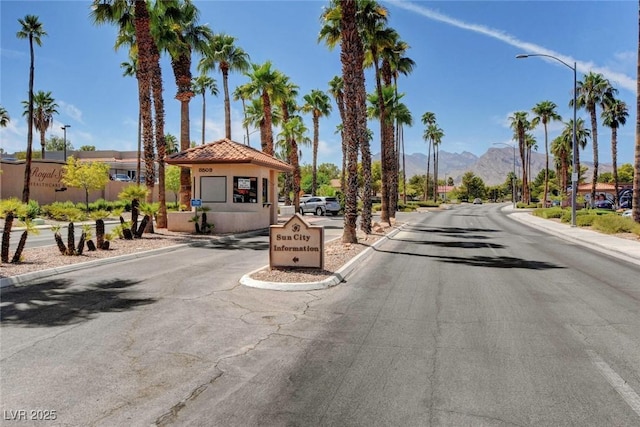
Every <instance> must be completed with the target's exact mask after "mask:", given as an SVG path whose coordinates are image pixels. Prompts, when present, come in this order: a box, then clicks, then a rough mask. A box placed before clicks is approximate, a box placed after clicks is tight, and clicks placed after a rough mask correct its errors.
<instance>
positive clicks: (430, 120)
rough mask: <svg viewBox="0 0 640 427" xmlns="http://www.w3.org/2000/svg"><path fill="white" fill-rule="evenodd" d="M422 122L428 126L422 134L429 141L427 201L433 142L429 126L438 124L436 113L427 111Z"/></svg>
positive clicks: (425, 191) (425, 189) (426, 184)
mask: <svg viewBox="0 0 640 427" xmlns="http://www.w3.org/2000/svg"><path fill="white" fill-rule="evenodd" d="M421 121H422V124H423V125H425V126H426V129H425V130H424V133H423V134H422V139H424V140H425V141H427V175H426V179H425V188H424V200H425V201H426V200H427V198H429V167H430V165H431V144H432V140H431V137H430V136H429V132H428V130H429V127H430V126H432V125H435V124H436V115H435V113H432V112H431V111H427V112H426V113H424V114H423V115H422V117H421Z"/></svg>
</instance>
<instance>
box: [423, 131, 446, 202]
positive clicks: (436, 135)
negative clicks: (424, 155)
mask: <svg viewBox="0 0 640 427" xmlns="http://www.w3.org/2000/svg"><path fill="white" fill-rule="evenodd" d="M442 137H444V132H443V131H442V129H440V127H439V126H438V125H437V124H435V123H433V124H430V125H429V126H428V127H427V130H425V131H424V135H423V138H424V139H426V140H428V141H429V145H430V146H431V145H433V185H434V189H433V199H434V201H436V202H437V201H438V178H437V172H436V167H437V160H436V159H437V148H438V145H439V144H440V142H442ZM430 154H431V152H430V151H429V155H430ZM428 163H429V160H427V165H428ZM428 181H429V168H428V166H427V182H428ZM428 188H429V187H428V184H427V189H428ZM427 198H428V195H425V200H426V199H427Z"/></svg>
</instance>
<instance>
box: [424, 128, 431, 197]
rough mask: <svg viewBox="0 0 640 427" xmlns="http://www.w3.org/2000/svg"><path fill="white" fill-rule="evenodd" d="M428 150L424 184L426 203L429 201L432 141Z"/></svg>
mask: <svg viewBox="0 0 640 427" xmlns="http://www.w3.org/2000/svg"><path fill="white" fill-rule="evenodd" d="M428 147H429V148H427V176H426V179H425V183H424V201H425V202H426V201H427V200H429V168H430V167H431V139H429V145H428Z"/></svg>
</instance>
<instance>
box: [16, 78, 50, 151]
mask: <svg viewBox="0 0 640 427" xmlns="http://www.w3.org/2000/svg"><path fill="white" fill-rule="evenodd" d="M22 104H23V105H24V107H25V109H24V113H23V116H28V115H29V101H22ZM57 106H58V104H56V103H55V100H54V99H53V98H52V97H51V92H44V91H42V90H40V91H38V92H37V93H35V94H34V95H33V123H32V125H33V127H35V128H36V130H37V131H38V132H40V145H41V146H42V158H43V159H44V147H45V145H46V141H45V138H44V135H45V132H46V131H47V129H49V128H50V127H52V126H53V115H54V114H58V110H56V107H57Z"/></svg>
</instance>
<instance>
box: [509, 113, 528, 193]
mask: <svg viewBox="0 0 640 427" xmlns="http://www.w3.org/2000/svg"><path fill="white" fill-rule="evenodd" d="M527 116H528V115H527V112H526V111H516V112H515V113H513V116H510V117H509V121H510V122H511V129H513V136H514V139H515V140H517V141H518V148H519V150H520V161H521V162H522V200H523V201H524V202H525V203H527V204H528V203H529V183H528V180H527V146H526V132H527V131H528V130H529V129H531V123H530V122H529V119H528V117H527Z"/></svg>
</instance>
